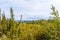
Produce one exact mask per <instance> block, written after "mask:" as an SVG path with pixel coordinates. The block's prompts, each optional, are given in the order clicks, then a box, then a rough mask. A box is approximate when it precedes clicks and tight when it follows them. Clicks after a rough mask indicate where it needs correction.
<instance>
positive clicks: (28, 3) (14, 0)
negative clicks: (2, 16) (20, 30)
mask: <svg viewBox="0 0 60 40" xmlns="http://www.w3.org/2000/svg"><path fill="white" fill-rule="evenodd" d="M0 4H1V5H0V6H1V7H0V8H2V9H3V10H5V11H6V12H5V13H6V16H8V14H9V13H8V12H9V8H10V7H11V6H12V7H13V9H14V14H15V18H16V19H19V15H21V14H22V15H23V19H26V20H27V19H28V18H29V17H30V16H33V17H35V16H38V17H40V16H43V17H48V16H49V13H50V7H51V5H50V4H51V0H2V1H1V2H0ZM17 17H18V18H17ZM37 19H38V18H37Z"/></svg>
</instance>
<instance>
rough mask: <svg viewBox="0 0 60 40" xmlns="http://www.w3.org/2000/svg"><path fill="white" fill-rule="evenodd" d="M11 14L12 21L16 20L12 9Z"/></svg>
mask: <svg viewBox="0 0 60 40" xmlns="http://www.w3.org/2000/svg"><path fill="white" fill-rule="evenodd" d="M10 13H11V20H14V14H13V9H12V7H11V8H10Z"/></svg>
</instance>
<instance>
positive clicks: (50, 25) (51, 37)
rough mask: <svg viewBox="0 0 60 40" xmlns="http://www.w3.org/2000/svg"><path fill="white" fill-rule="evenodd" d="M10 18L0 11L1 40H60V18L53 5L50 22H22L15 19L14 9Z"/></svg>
mask: <svg viewBox="0 0 60 40" xmlns="http://www.w3.org/2000/svg"><path fill="white" fill-rule="evenodd" d="M10 14H11V16H10V18H6V16H5V12H4V11H3V12H1V9H0V40H60V17H59V12H58V10H57V9H56V8H55V7H54V6H53V5H52V6H51V13H50V16H49V18H48V20H44V19H40V20H32V21H30V22H29V21H28V22H22V15H21V18H20V21H19V22H17V21H15V19H14V13H13V8H12V7H11V8H10Z"/></svg>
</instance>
